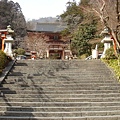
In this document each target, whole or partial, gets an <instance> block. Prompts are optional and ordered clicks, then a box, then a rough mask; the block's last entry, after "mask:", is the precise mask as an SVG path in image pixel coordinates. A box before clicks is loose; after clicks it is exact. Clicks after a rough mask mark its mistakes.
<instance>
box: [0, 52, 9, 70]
mask: <svg viewBox="0 0 120 120" xmlns="http://www.w3.org/2000/svg"><path fill="white" fill-rule="evenodd" d="M6 63H7V56H6V54H5V53H4V52H3V51H1V50H0V69H3V68H4V67H5V65H6Z"/></svg>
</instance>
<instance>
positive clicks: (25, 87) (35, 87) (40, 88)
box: [0, 84, 120, 92]
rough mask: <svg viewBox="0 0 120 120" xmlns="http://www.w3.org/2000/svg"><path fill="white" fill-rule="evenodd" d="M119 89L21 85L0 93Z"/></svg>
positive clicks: (115, 88)
mask: <svg viewBox="0 0 120 120" xmlns="http://www.w3.org/2000/svg"><path fill="white" fill-rule="evenodd" d="M119 89H120V87H119V86H95V87H92V86H86V88H85V87H84V86H80V87H79V86H78V87H76V86H72V87H71V86H67V87H64V86H57V87H56V86H48V87H45V86H43V87H39V86H34V85H33V86H29V85H26V86H25V85H23V86H22V84H21V86H18V87H17V86H13V87H9V88H5V87H0V91H3V92H4V91H21V90H26V91H27V90H28V91H30V90H31V91H33V90H34V91H35V90H36V91H38V90H39V91H40V90H44V91H45V90H46V91H47V90H49V91H56V90H57V91H58V90H59V91H64V90H72V91H83V90H90V91H91V90H106V91H107V90H108V91H109V90H115V91H119Z"/></svg>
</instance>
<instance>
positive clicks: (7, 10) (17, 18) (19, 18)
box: [0, 0, 26, 37]
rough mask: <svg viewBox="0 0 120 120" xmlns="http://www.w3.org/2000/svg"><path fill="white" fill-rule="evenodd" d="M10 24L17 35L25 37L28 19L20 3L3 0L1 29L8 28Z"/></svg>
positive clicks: (0, 17)
mask: <svg viewBox="0 0 120 120" xmlns="http://www.w3.org/2000/svg"><path fill="white" fill-rule="evenodd" d="M8 25H11V27H12V29H14V31H15V36H19V37H24V36H25V35H26V21H25V18H24V15H23V13H22V11H21V7H20V5H19V3H14V2H13V1H8V0H1V1H0V29H6V27H7V26H8Z"/></svg>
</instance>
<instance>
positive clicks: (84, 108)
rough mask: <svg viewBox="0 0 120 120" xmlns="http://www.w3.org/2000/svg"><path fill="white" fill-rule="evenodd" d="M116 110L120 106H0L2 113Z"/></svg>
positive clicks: (119, 108)
mask: <svg viewBox="0 0 120 120" xmlns="http://www.w3.org/2000/svg"><path fill="white" fill-rule="evenodd" d="M116 110H120V106H107V107H106V106H75V107H74V106H73V107H71V106H70V107H69V106H68V107H66V106H63V107H60V106H52V107H49V106H48V107H45V106H42V107H34V106H33V107H30V106H29V107H28V106H27V107H23V106H9V105H6V106H0V111H23V112H24V111H28V112H34V111H37V112H43V111H45V112H51V111H52V112H59V111H60V112H63V111H65V112H70V111H79V112H80V111H86V112H87V111H91V112H94V111H98V112H99V111H106V112H108V111H116Z"/></svg>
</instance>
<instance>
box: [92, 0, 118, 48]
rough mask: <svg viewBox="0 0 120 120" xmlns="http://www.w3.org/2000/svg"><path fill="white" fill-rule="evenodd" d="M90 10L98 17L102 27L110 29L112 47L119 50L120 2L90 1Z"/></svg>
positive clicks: (111, 0)
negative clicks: (112, 41)
mask: <svg viewBox="0 0 120 120" xmlns="http://www.w3.org/2000/svg"><path fill="white" fill-rule="evenodd" d="M90 4H92V7H93V8H92V9H93V10H94V11H95V12H96V13H97V15H98V16H99V17H100V19H101V22H102V23H103V25H104V26H106V27H108V28H110V30H111V35H112V38H113V40H114V45H115V47H116V44H117V47H118V48H120V43H119V42H120V40H119V37H118V34H119V27H120V12H119V8H120V0H96V1H94V0H90Z"/></svg>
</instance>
